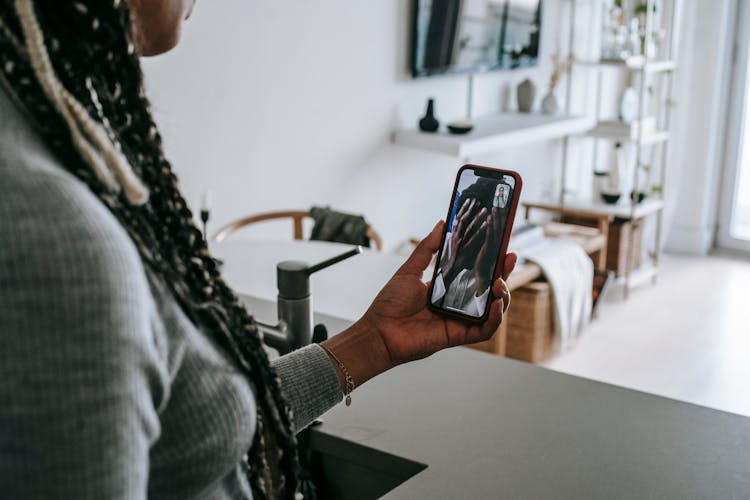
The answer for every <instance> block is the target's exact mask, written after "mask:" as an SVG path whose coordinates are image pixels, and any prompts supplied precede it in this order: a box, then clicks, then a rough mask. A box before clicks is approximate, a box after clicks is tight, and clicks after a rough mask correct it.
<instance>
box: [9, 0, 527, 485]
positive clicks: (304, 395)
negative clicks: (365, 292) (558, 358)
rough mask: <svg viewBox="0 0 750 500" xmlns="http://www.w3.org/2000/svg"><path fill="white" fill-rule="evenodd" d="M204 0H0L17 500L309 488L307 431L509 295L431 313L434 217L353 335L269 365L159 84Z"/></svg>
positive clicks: (498, 310)
mask: <svg viewBox="0 0 750 500" xmlns="http://www.w3.org/2000/svg"><path fill="white" fill-rule="evenodd" d="M192 4H193V2H192V0H169V1H167V0H129V1H124V0H108V1H105V0H78V1H60V0H0V82H2V91H0V117H1V121H0V180H1V181H0V498H40V497H43V498H123V499H132V498H145V497H147V496H148V497H154V498H160V497H166V498H250V497H254V498H293V497H294V496H295V492H297V490H298V483H297V474H298V461H297V454H296V440H295V433H296V432H297V431H298V430H299V429H301V428H303V427H304V426H306V425H307V424H308V423H309V422H310V421H312V419H314V418H315V417H317V416H318V415H320V414H321V413H323V412H325V411H326V410H328V409H329V408H330V407H331V406H333V405H334V404H336V403H338V402H340V401H341V399H342V396H343V395H347V396H348V395H349V393H350V392H351V391H352V389H353V388H354V387H356V386H359V385H361V384H363V383H365V382H366V381H367V380H369V379H370V378H372V377H374V376H375V375H377V374H379V373H381V372H383V371H385V370H388V369H389V368H391V367H393V366H395V365H397V364H399V363H404V362H407V361H410V360H415V359H419V358H422V357H425V356H429V355H430V354H432V353H434V352H436V351H438V350H440V349H443V348H445V347H449V346H454V345H458V344H463V343H467V342H476V341H479V340H482V339H486V338H488V337H489V336H491V335H492V333H493V332H494V331H495V329H496V328H497V326H498V324H499V322H500V321H501V319H502V313H503V307H504V306H507V304H508V301H509V299H510V296H509V293H508V291H507V288H506V287H505V284H504V282H503V281H502V280H498V281H497V282H496V283H494V284H493V292H494V296H495V297H498V298H497V299H496V300H495V301H494V303H493V305H492V314H491V315H490V319H489V320H488V321H487V322H486V323H485V324H483V325H481V326H467V325H464V324H461V323H457V322H454V321H444V320H442V319H441V318H440V317H438V316H435V315H433V314H432V313H431V312H429V311H428V310H427V309H425V304H426V302H427V300H426V298H427V297H426V296H427V288H426V286H425V284H423V283H422V282H421V281H420V277H421V275H422V271H423V270H424V269H425V268H426V266H427V265H428V263H429V261H430V259H431V258H432V255H433V254H434V252H435V251H436V249H437V247H438V245H439V243H440V233H441V231H442V223H438V224H437V225H436V226H435V228H434V229H433V231H432V232H431V233H430V234H429V235H428V236H427V237H426V238H425V239H424V240H423V241H422V242H421V243H420V244H419V246H418V247H417V249H416V250H415V251H414V253H413V254H412V255H411V256H410V258H409V259H408V260H407V262H406V263H405V264H404V265H403V266H402V267H401V268H400V269H399V271H398V272H397V273H396V274H395V275H394V277H393V278H392V279H391V281H390V282H389V283H388V284H387V285H386V286H385V288H384V289H383V290H382V291H381V292H380V294H379V295H378V297H377V298H376V299H375V301H374V302H373V304H372V306H371V307H370V309H369V310H368V311H367V312H366V314H365V315H364V316H363V317H362V318H361V319H360V320H359V321H357V322H356V323H355V324H354V325H352V327H351V328H349V329H348V330H346V331H345V332H343V333H341V334H340V335H337V336H335V337H334V338H332V339H330V340H328V341H327V342H325V344H324V345H323V346H319V345H313V346H309V347H307V348H304V349H301V350H299V351H296V352H294V353H292V354H289V355H287V356H284V357H281V358H279V359H278V360H276V361H274V362H273V363H270V362H269V361H268V359H267V357H266V355H265V352H264V350H263V348H262V345H261V341H260V338H259V336H258V331H257V329H256V326H255V323H254V321H253V318H252V317H251V316H250V315H249V314H248V313H247V312H246V311H245V309H244V308H243V307H242V306H241V305H240V303H239V302H238V300H237V297H236V296H235V295H234V294H233V293H232V291H231V290H230V289H229V288H228V287H227V286H226V284H225V283H224V281H223V280H222V279H221V276H220V275H219V272H218V270H217V268H216V266H215V264H214V261H213V260H212V259H211V257H210V256H209V254H208V252H207V249H206V246H205V243H204V241H203V239H202V238H201V233H200V231H199V230H198V229H197V228H196V227H195V225H194V223H193V219H192V214H191V212H190V210H189V209H188V207H187V204H186V202H185V200H184V199H183V197H182V195H181V194H180V191H179V189H178V187H177V183H176V178H175V176H174V174H173V173H172V171H171V168H170V165H169V163H168V162H167V160H166V159H165V158H164V155H163V150H162V144H161V137H160V135H159V133H158V130H157V128H156V126H155V124H154V122H153V120H152V117H151V114H150V110H149V103H148V101H147V99H146V97H145V93H144V91H143V86H142V74H141V69H140V65H139V60H138V56H139V55H156V54H160V53H162V52H165V51H166V50H169V49H170V48H172V47H173V46H174V45H175V44H176V43H177V40H178V38H179V30H180V24H181V22H182V20H183V19H185V18H186V17H187V16H188V15H189V13H190V11H191V9H192ZM508 261H509V264H508V266H507V267H506V269H505V271H506V275H507V273H509V272H510V271H511V270H512V267H513V263H514V261H515V259H514V258H511V259H508Z"/></svg>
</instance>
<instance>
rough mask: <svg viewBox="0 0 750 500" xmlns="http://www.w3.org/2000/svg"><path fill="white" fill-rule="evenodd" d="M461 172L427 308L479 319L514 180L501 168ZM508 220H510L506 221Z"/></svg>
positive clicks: (496, 256) (488, 296)
mask: <svg viewBox="0 0 750 500" xmlns="http://www.w3.org/2000/svg"><path fill="white" fill-rule="evenodd" d="M477 172H480V173H481V175H477V173H476V172H475V171H474V170H473V169H471V168H465V169H464V170H462V171H461V174H460V176H459V179H458V185H457V187H456V190H455V193H454V196H453V199H452V200H451V205H450V212H449V216H448V220H447V221H446V223H447V232H446V235H445V241H444V242H443V248H442V249H441V252H440V258H439V262H438V263H437V270H436V273H435V278H434V280H433V284H432V296H431V297H430V302H431V303H432V305H433V307H436V308H439V309H443V310H446V311H450V312H454V313H459V314H463V315H466V316H471V317H476V318H480V317H482V316H484V313H485V309H486V308H487V305H488V303H489V298H490V288H491V286H492V278H493V276H494V275H495V268H496V266H497V261H498V254H499V253H500V250H501V247H502V244H503V239H504V236H505V231H506V229H507V227H506V226H507V225H508V218H509V214H510V211H511V207H512V205H513V203H512V202H513V197H514V196H515V194H516V180H515V178H514V177H513V176H511V175H507V174H503V173H502V172H493V171H489V170H477ZM510 223H511V224H512V221H510Z"/></svg>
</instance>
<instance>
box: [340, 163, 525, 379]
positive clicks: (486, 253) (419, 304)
mask: <svg viewBox="0 0 750 500" xmlns="http://www.w3.org/2000/svg"><path fill="white" fill-rule="evenodd" d="M466 172H469V173H471V174H472V175H468V174H466V175H467V176H468V177H466V178H465V179H464V178H463V175H464V173H466ZM485 172H487V173H485ZM478 173H481V174H482V175H477V174H478ZM498 176H500V177H498ZM505 176H509V177H505ZM477 177H486V178H488V179H489V180H490V184H489V185H488V184H487V183H486V181H483V182H480V183H479V184H480V185H479V186H475V187H474V188H472V189H468V190H467V188H468V187H469V185H470V184H473V183H474V181H476V180H477V179H476V178H477ZM497 179H500V180H501V181H504V182H505V185H506V186H508V187H512V190H511V191H510V193H509V194H508V195H507V196H506V197H505V201H504V202H503V201H502V198H498V201H495V200H494V199H493V195H494V192H493V191H492V189H493V188H494V185H492V182H495V183H497V182H498V181H497ZM477 187H480V188H481V189H480V190H479V191H478V192H477ZM488 187H489V188H490V189H489V191H488V190H487V188H488ZM520 187H521V178H520V177H518V174H516V173H514V172H508V171H497V170H492V169H486V168H484V167H476V166H473V165H467V166H464V167H462V169H461V170H459V175H458V178H457V181H456V186H455V187H454V196H453V198H452V203H451V205H450V207H449V210H448V217H447V219H446V220H447V223H445V222H442V221H441V222H438V224H437V225H436V226H435V227H434V229H433V230H432V232H430V234H429V235H427V237H426V238H425V239H423V240H422V241H421V242H420V243H419V244H418V245H417V247H416V248H415V249H414V251H413V252H412V254H411V256H409V258H408V259H407V260H406V262H404V264H403V265H402V266H401V267H400V268H399V269H398V271H396V273H395V274H394V275H393V277H392V278H391V279H390V280H389V281H388V283H386V285H385V286H384V287H383V289H382V290H381V291H380V293H378V295H377V297H375V300H374V301H373V303H372V305H371V306H370V307H369V308H368V309H367V312H365V314H364V315H363V316H362V318H361V319H360V320H359V321H357V322H356V323H355V324H354V325H352V327H351V328H349V329H347V330H346V331H344V332H342V333H340V334H338V335H335V336H333V337H332V338H330V339H328V340H326V348H327V349H329V350H331V351H332V352H335V353H336V357H337V358H338V359H339V360H341V362H342V363H343V364H344V365H345V366H346V367H347V370H348V371H349V373H350V375H351V377H352V378H353V379H354V381H355V382H356V385H358V386H359V385H361V384H363V383H364V382H366V381H367V380H369V379H370V378H372V377H374V376H375V375H377V374H379V373H382V372H383V371H385V370H388V369H390V368H391V367H393V366H395V365H399V364H401V363H405V362H407V361H413V360H416V359H421V358H424V357H426V356H429V355H431V354H433V353H435V352H437V351H440V350H441V349H445V348H447V347H453V346H457V345H462V344H472V343H475V342H481V341H483V340H487V339H489V338H490V337H492V335H493V334H494V333H495V331H496V330H497V328H498V326H499V325H500V322H501V321H502V318H503V313H504V312H505V309H506V308H507V307H508V304H509V302H510V291H509V290H508V287H507V285H506V284H505V281H504V280H505V278H507V276H508V275H510V273H511V272H512V271H513V268H514V266H515V264H516V256H515V254H512V253H511V254H508V255H507V256H506V255H505V252H506V249H507V244H508V239H509V237H510V226H511V225H512V221H513V216H514V214H515V207H516V203H517V201H518V193H519V191H520ZM458 192H460V193H461V194H467V196H465V197H464V199H463V200H461V199H460V197H456V194H457V193H458ZM487 192H489V194H487ZM472 193H474V195H472V196H468V195H470V194H472ZM477 193H482V194H481V195H479V194H477ZM485 195H486V196H485ZM469 198H473V200H474V201H472V200H470V199H469ZM467 199H469V201H468V202H467V201H466V200H467ZM496 205H497V206H496ZM502 205H505V206H502ZM435 253H438V263H439V264H438V268H439V269H438V271H436V276H438V275H439V277H440V279H441V280H442V281H443V282H448V286H449V287H452V288H453V291H452V292H455V289H456V288H457V286H453V285H454V282H455V283H463V284H464V285H468V284H470V285H472V287H468V286H464V287H463V291H464V292H466V291H468V290H472V293H471V294H465V297H463V298H466V299H471V300H474V301H475V303H476V299H477V297H475V292H476V291H478V290H479V289H482V288H485V287H486V290H485V291H484V292H483V293H482V296H483V297H482V298H481V299H482V300H481V301H479V302H481V303H482V304H483V305H482V307H481V314H473V315H471V314H469V315H467V314H465V311H462V310H458V311H450V310H445V309H444V308H442V307H441V306H440V304H436V301H435V300H434V297H435V289H436V287H435V284H436V280H435V279H433V281H432V283H431V284H430V283H424V282H423V281H422V275H423V273H424V271H425V269H427V267H428V266H429V265H430V262H431V260H432V258H433V256H434V255H435ZM498 264H500V265H498ZM496 278H497V279H496ZM500 278H502V279H500ZM446 280H450V281H446ZM443 295H445V290H443ZM454 300H455V297H454ZM478 310H479V309H477V311H478ZM454 317H458V318H460V319H466V320H467V321H455V319H454Z"/></svg>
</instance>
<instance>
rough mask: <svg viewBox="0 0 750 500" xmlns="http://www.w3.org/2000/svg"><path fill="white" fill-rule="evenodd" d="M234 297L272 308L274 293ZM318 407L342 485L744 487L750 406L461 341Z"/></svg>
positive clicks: (320, 441) (715, 490) (402, 491)
mask: <svg viewBox="0 0 750 500" xmlns="http://www.w3.org/2000/svg"><path fill="white" fill-rule="evenodd" d="M245 300H246V301H247V303H248V305H249V306H250V307H251V309H252V310H254V311H255V312H256V314H258V317H259V319H261V320H271V319H273V314H274V311H275V305H274V304H273V303H272V302H268V301H265V300H259V299H254V298H250V297H245ZM316 321H322V322H325V323H326V324H327V325H328V326H329V329H330V330H331V333H332V334H335V333H337V332H339V331H341V330H342V329H344V328H345V327H346V326H347V324H348V322H346V321H343V320H340V319H337V318H334V317H328V316H325V315H320V314H318V315H316ZM322 420H323V424H322V425H320V426H316V427H313V430H312V436H311V445H312V447H313V449H314V450H316V451H317V452H319V453H320V454H321V455H322V456H324V457H325V458H327V459H330V458H333V459H334V463H335V465H334V466H329V467H327V470H326V474H327V475H328V476H329V478H330V479H331V481H332V482H333V483H336V484H339V483H344V484H347V477H346V476H347V475H351V476H352V478H353V479H352V478H349V480H350V481H352V482H355V483H358V486H357V487H363V486H362V484H363V483H364V484H365V486H364V488H365V490H357V495H356V496H352V497H349V498H358V499H362V498H367V497H368V496H367V493H366V492H368V491H377V488H378V484H377V482H378V481H380V482H383V481H385V482H389V483H392V484H391V486H393V485H394V483H395V484H398V483H400V484H398V486H396V487H395V488H394V489H393V490H391V491H389V492H388V493H386V495H385V498H389V499H410V500H413V499H423V498H424V499H427V498H429V499H458V498H467V499H469V498H470V499H497V498H556V499H568V498H570V499H581V498H607V499H620V498H621V499H633V498H654V499H657V498H658V499H665V498H675V499H678V498H679V499H685V498H750V418H748V417H744V416H740V415H735V414H731V413H726V412H722V411H718V410H713V409H709V408H705V407H701V406H696V405H692V404H689V403H683V402H680V401H676V400H672V399H667V398H663V397H659V396H655V395H651V394H646V393H643V392H638V391H634V390H630V389H625V388H622V387H617V386H613V385H609V384H604V383H600V382H595V381H592V380H587V379H583V378H579V377H574V376H571V375H566V374H562V373H558V372H554V371H551V370H547V369H545V368H541V367H538V366H533V365H529V364H526V363H522V362H518V361H514V360H510V359H507V358H501V357H497V356H493V355H490V354H486V353H483V352H478V351H474V350H471V349H463V348H453V349H448V350H445V351H443V352H440V353H438V354H435V355H433V356H431V357H429V358H427V359H424V360H421V361H417V362H414V363H409V364H406V365H402V366H399V367H397V368H395V369H393V370H391V371H389V372H387V373H385V374H382V375H380V376H379V377H377V378H375V379H373V380H371V381H370V382H368V383H366V384H365V385H363V386H362V387H360V388H358V389H357V390H356V391H355V392H354V394H353V395H352V405H351V406H350V407H346V406H344V405H339V406H337V407H335V408H333V409H332V410H331V411H329V412H328V413H326V414H325V415H324V416H323V417H322ZM362 477H365V478H370V479H371V481H372V482H374V484H373V485H371V487H370V486H367V485H366V481H363V479H362ZM349 486H352V484H351V483H349ZM389 487H390V486H389ZM372 488H374V489H372ZM330 497H333V498H336V497H337V495H336V494H335V493H334V494H331V495H330Z"/></svg>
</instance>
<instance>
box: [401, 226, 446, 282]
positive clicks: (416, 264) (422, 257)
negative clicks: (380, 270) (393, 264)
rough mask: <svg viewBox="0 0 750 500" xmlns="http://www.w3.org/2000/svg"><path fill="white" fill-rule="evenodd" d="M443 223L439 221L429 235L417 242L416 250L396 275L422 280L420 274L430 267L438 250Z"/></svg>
mask: <svg viewBox="0 0 750 500" xmlns="http://www.w3.org/2000/svg"><path fill="white" fill-rule="evenodd" d="M444 226H445V223H444V222H443V221H442V220H441V221H438V223H437V224H435V227H434V228H432V231H430V234H428V235H427V236H426V237H425V239H423V240H422V241H420V242H419V244H418V245H417V248H415V249H414V251H413V252H412V253H411V255H410V256H409V258H408V259H407V260H406V262H404V263H403V265H402V266H401V267H400V268H399V270H398V271H397V272H396V274H413V275H415V276H419V278H420V279H421V278H422V273H424V270H425V269H427V266H429V265H430V261H431V260H432V256H433V255H434V254H435V252H437V251H438V249H439V248H440V240H441V237H442V233H443V227H444Z"/></svg>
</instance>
